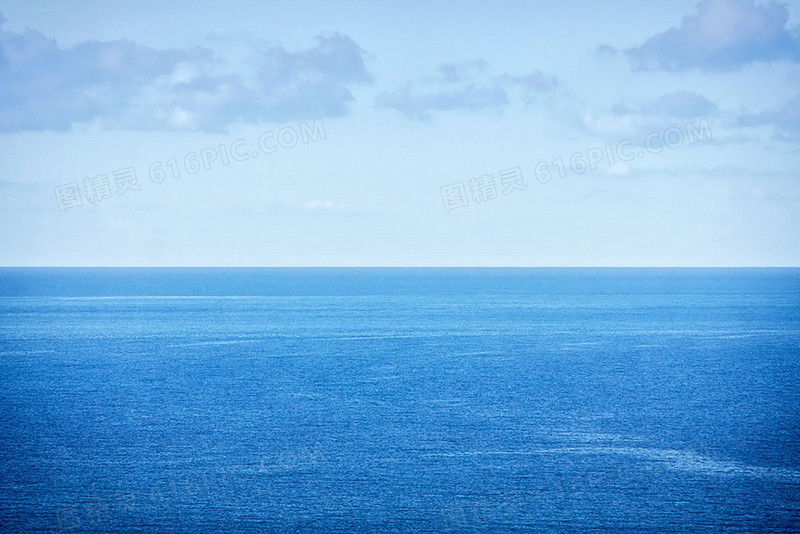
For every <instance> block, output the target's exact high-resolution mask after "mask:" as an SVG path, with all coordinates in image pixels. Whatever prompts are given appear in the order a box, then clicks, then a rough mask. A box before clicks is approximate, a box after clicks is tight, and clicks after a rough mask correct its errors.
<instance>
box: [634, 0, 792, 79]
mask: <svg viewBox="0 0 800 534" xmlns="http://www.w3.org/2000/svg"><path fill="white" fill-rule="evenodd" d="M788 19H789V13H788V11H787V9H786V6H785V5H783V4H779V3H776V2H771V3H769V4H763V5H757V4H754V3H753V1H752V0H702V1H701V2H700V3H699V4H698V5H697V12H696V13H695V14H694V15H692V16H687V17H684V18H683V20H682V21H681V24H680V26H677V27H673V28H670V29H668V30H666V31H664V32H662V33H659V34H657V35H654V36H652V37H650V38H649V39H648V40H647V41H645V42H644V43H643V44H642V45H641V46H637V47H634V48H630V49H628V50H626V51H625V53H626V54H627V55H628V58H629V59H630V60H631V64H632V67H633V70H635V71H656V70H663V71H687V70H692V69H697V70H702V71H729V70H735V69H737V68H740V67H741V66H743V65H747V64H750V63H754V62H770V61H779V60H784V61H793V62H796V61H798V60H800V32H798V29H797V27H794V28H787V27H786V23H787V21H788Z"/></svg>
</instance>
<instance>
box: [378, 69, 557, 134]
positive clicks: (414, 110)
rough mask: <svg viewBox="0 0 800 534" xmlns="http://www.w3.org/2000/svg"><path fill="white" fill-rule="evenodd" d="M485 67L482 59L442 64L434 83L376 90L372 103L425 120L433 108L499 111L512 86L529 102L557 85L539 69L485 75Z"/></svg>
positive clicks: (506, 99)
mask: <svg viewBox="0 0 800 534" xmlns="http://www.w3.org/2000/svg"><path fill="white" fill-rule="evenodd" d="M487 69H488V64H487V63H486V62H485V61H483V60H474V61H469V62H464V63H443V64H442V65H441V66H440V67H439V69H438V73H439V76H438V77H436V78H434V79H433V82H434V83H432V84H431V83H430V81H431V80H430V79H429V80H428V81H429V83H428V84H427V85H425V86H424V88H422V89H420V88H419V84H414V83H408V84H406V85H405V86H403V87H401V88H399V89H396V90H394V91H389V92H383V93H380V94H379V95H378V96H377V97H376V99H375V102H376V104H377V105H378V106H382V107H389V108H394V109H396V110H398V111H400V112H401V113H402V114H404V115H405V116H407V117H410V118H413V119H420V120H428V119H430V118H431V116H432V113H433V112H437V111H452V110H462V111H470V112H474V111H480V110H486V109H494V110H500V109H502V108H504V107H505V106H507V105H509V104H510V103H511V99H510V98H509V94H508V90H510V89H512V88H514V87H520V88H522V93H523V95H524V98H525V102H526V103H530V102H532V101H534V99H535V97H536V96H537V95H539V94H541V93H544V92H547V91H550V90H552V89H554V88H555V87H557V86H558V81H557V80H556V78H555V77H554V76H550V75H548V74H545V73H544V72H542V71H540V70H534V71H532V72H530V73H529V74H526V75H522V76H516V75H513V74H509V73H506V74H503V75H501V76H486V75H485V72H486V70H487ZM479 78H480V79H479ZM436 82H439V83H438V84H437V83H436ZM442 83H444V84H445V85H442ZM454 86H458V88H454Z"/></svg>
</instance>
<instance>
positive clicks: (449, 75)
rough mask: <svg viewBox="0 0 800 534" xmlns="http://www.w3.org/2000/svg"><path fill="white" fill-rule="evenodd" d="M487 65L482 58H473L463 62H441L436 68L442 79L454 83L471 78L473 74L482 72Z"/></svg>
mask: <svg viewBox="0 0 800 534" xmlns="http://www.w3.org/2000/svg"><path fill="white" fill-rule="evenodd" d="M488 65H489V64H488V63H486V61H484V60H482V59H474V60H472V61H465V62H463V63H442V64H441V65H440V66H439V69H438V70H439V74H440V75H441V77H442V79H444V81H446V82H448V83H455V82H464V81H469V80H471V79H472V76H473V74H476V73H480V72H483V71H484V70H486V67H487V66H488Z"/></svg>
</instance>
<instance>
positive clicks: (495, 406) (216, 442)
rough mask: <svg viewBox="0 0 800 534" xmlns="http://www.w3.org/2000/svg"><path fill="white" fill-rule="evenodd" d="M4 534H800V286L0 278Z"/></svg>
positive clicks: (630, 279) (706, 280) (240, 273)
mask: <svg viewBox="0 0 800 534" xmlns="http://www.w3.org/2000/svg"><path fill="white" fill-rule="evenodd" d="M0 531H3V532H184V533H185V532H320V533H329V532H387V533H389V532H624V533H627V532H630V533H634V532H635V533H640V532H676V533H677V532H715V533H716V532H791V531H800V270H797V269H697V270H693V269H0Z"/></svg>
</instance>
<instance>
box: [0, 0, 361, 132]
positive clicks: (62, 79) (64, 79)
mask: <svg viewBox="0 0 800 534" xmlns="http://www.w3.org/2000/svg"><path fill="white" fill-rule="evenodd" d="M4 22H5V19H4V18H3V17H2V15H0V132H2V133H13V132H21V131H37V130H55V131H65V130H69V129H70V128H72V127H73V126H74V125H75V124H80V123H88V122H96V123H99V124H100V125H101V126H102V127H105V128H112V129H132V130H201V131H224V130H225V129H226V128H227V127H228V126H229V125H230V124H233V123H236V122H281V121H286V120H292V119H306V118H317V117H322V118H327V117H337V116H342V115H344V114H346V113H347V112H348V104H349V102H351V101H352V100H353V96H352V94H351V92H350V86H351V85H352V84H359V83H366V82H368V81H369V80H370V75H369V73H368V72H367V69H366V67H365V64H364V60H363V56H364V52H363V51H362V50H361V49H360V48H359V47H358V45H356V43H355V42H353V40H352V39H350V38H349V37H347V36H344V35H340V34H332V35H325V36H319V37H317V38H316V39H315V41H314V44H313V46H311V47H309V48H306V49H303V50H297V51H290V50H286V49H284V48H283V47H272V48H270V49H268V50H266V51H265V52H264V53H263V55H262V56H261V58H260V62H259V65H258V68H257V72H255V73H252V76H249V77H247V78H245V77H244V76H242V75H241V74H240V73H226V72H220V71H219V69H220V67H221V66H222V64H221V62H220V61H218V60H217V59H215V58H214V57H213V54H212V52H211V51H210V50H208V49H205V48H201V47H195V48H187V49H181V48H171V49H164V50H157V49H153V48H150V47H148V46H145V45H142V44H138V43H135V42H133V41H130V40H127V39H121V40H118V41H86V42H82V43H79V44H77V45H75V46H71V47H67V48H64V47H61V46H60V45H59V44H58V43H57V42H56V41H55V40H53V39H50V38H48V37H47V36H45V35H43V34H41V33H39V32H36V31H33V30H26V31H25V32H22V33H17V32H12V31H7V30H5V29H3V28H2V26H3V24H4Z"/></svg>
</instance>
